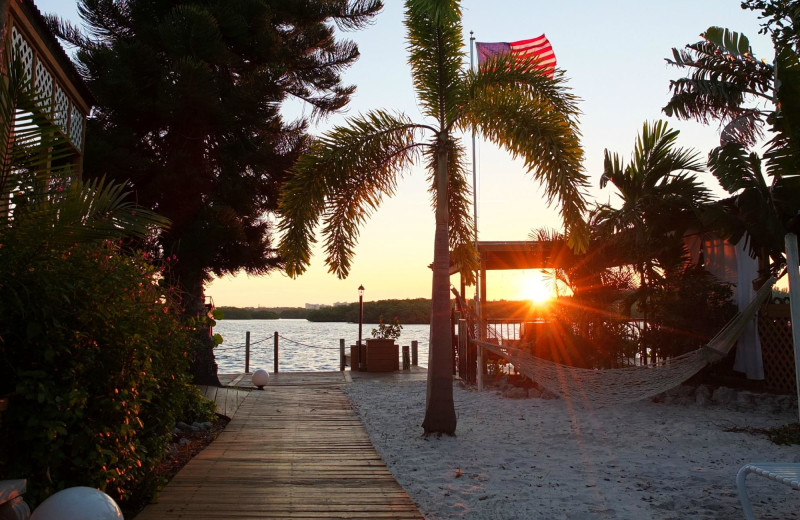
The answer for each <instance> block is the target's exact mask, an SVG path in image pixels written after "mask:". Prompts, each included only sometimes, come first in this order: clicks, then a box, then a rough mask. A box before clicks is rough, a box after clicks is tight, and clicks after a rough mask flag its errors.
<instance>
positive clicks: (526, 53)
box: [475, 34, 556, 78]
mask: <svg viewBox="0 0 800 520" xmlns="http://www.w3.org/2000/svg"><path fill="white" fill-rule="evenodd" d="M475 48H476V49H477V50H478V65H483V64H484V63H485V62H486V61H487V60H488V59H490V58H491V57H492V56H497V55H498V54H505V53H508V52H510V53H511V54H512V55H513V56H514V57H515V58H516V59H517V61H524V60H529V59H535V60H537V62H536V68H539V69H542V71H543V72H544V73H545V74H547V75H548V76H550V78H552V77H553V74H554V73H555V70H556V55H555V53H554V52H553V47H552V46H551V45H550V42H549V41H547V37H545V35H544V34H543V35H541V36H539V37H538V38H532V39H530V40H520V41H518V42H511V43H506V42H493V43H486V42H475Z"/></svg>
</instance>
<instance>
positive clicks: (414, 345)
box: [411, 340, 419, 367]
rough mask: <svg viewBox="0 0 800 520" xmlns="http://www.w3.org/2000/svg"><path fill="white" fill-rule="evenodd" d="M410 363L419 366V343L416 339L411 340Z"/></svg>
mask: <svg viewBox="0 0 800 520" xmlns="http://www.w3.org/2000/svg"><path fill="white" fill-rule="evenodd" d="M411 365H413V366H415V367H416V366H419V343H418V342H417V340H414V341H412V342H411Z"/></svg>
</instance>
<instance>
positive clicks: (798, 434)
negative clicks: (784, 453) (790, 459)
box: [767, 423, 800, 446]
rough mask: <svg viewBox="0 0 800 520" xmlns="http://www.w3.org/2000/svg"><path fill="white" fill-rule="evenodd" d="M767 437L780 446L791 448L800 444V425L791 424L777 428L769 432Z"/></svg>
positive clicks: (770, 429)
mask: <svg viewBox="0 0 800 520" xmlns="http://www.w3.org/2000/svg"><path fill="white" fill-rule="evenodd" d="M767 437H769V440H771V441H772V442H773V443H775V444H778V445H780V446H790V445H792V444H800V423H791V424H787V425H784V426H776V427H775V428H769V429H768V430H767Z"/></svg>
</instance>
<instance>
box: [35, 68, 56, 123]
mask: <svg viewBox="0 0 800 520" xmlns="http://www.w3.org/2000/svg"><path fill="white" fill-rule="evenodd" d="M36 93H37V94H38V95H39V98H40V99H39V106H40V107H41V108H42V109H43V110H44V111H45V112H48V113H49V112H50V111H51V110H52V108H53V107H52V105H53V76H52V75H51V74H50V72H48V70H47V67H45V66H44V64H43V63H42V60H39V61H37V62H36Z"/></svg>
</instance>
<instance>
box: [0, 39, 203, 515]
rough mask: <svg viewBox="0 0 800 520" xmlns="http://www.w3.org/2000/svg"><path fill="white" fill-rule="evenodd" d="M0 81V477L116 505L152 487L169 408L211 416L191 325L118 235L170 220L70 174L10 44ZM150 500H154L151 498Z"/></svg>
mask: <svg viewBox="0 0 800 520" xmlns="http://www.w3.org/2000/svg"><path fill="white" fill-rule="evenodd" d="M6 55H7V56H8V55H10V56H11V57H12V60H11V62H10V63H8V64H7V66H6V67H5V70H6V71H8V75H7V76H6V77H5V78H4V81H2V82H0V136H2V145H1V146H2V153H3V156H2V157H3V162H2V170H0V178H2V200H3V202H2V204H3V205H2V208H0V331H2V333H1V334H0V395H7V394H11V396H12V397H11V399H10V405H9V407H8V410H7V411H6V412H5V413H4V416H3V425H2V429H1V430H0V436H1V437H2V438H0V479H3V478H18V477H24V478H27V481H28V489H29V491H28V493H27V494H26V499H27V500H28V501H29V502H30V503H32V504H34V505H35V504H36V502H38V501H40V500H42V499H43V498H45V497H46V496H48V495H50V494H52V493H53V492H55V491H58V490H60V489H62V488H64V487H68V486H75V485H91V486H93V487H97V488H100V489H104V490H106V491H107V492H108V493H110V494H111V495H113V496H114V497H115V498H117V499H119V500H121V501H122V502H123V503H125V502H128V501H129V500H131V499H133V498H134V497H135V496H136V495H137V494H138V495H139V496H140V497H141V494H142V493H145V494H146V493H148V492H149V493H150V494H152V491H153V490H154V488H155V486H156V485H157V484H158V482H157V475H155V473H154V472H153V468H154V467H155V466H156V465H157V464H158V463H159V462H160V461H161V459H162V457H163V455H164V453H165V450H166V443H167V440H168V439H169V434H170V432H171V430H172V427H173V424H174V420H175V418H176V417H182V418H183V417H185V415H184V414H185V413H187V412H188V411H196V412H198V413H200V414H204V413H205V414H206V415H207V414H208V413H210V411H211V410H210V409H209V408H208V405H207V404H204V399H203V398H202V396H201V395H199V394H198V392H197V390H196V389H195V387H193V386H192V385H191V384H190V383H189V381H188V376H187V374H188V371H187V368H188V367H187V366H186V359H187V355H188V354H189V352H190V351H191V350H192V349H193V345H192V343H191V342H190V338H189V332H190V326H189V325H188V324H186V323H182V322H180V321H179V316H180V314H179V312H178V298H176V297H174V296H173V295H172V294H171V293H170V292H169V291H168V290H165V289H164V288H163V287H161V286H160V284H159V279H160V278H161V276H162V275H161V274H160V273H158V272H157V270H156V269H155V268H154V267H153V266H152V265H151V264H150V263H149V262H148V261H147V259H146V258H145V256H144V255H143V254H140V253H139V254H137V253H133V252H131V251H130V250H127V249H124V248H123V245H121V244H122V243H124V240H123V239H126V238H130V237H137V238H139V239H142V240H146V239H147V238H148V237H149V236H150V235H151V234H153V233H156V232H158V231H159V230H160V229H161V228H162V227H163V226H165V225H166V223H167V221H166V220H165V219H163V218H161V217H159V216H157V215H155V214H154V213H152V212H150V211H148V210H145V209H142V208H139V207H138V206H136V205H135V204H133V203H131V202H129V201H128V199H127V198H126V195H127V193H126V191H125V189H126V188H125V186H124V185H117V184H114V183H113V182H109V183H105V182H103V181H102V180H94V181H90V182H88V183H83V182H81V181H80V180H79V179H76V178H75V177H76V176H77V173H78V172H76V171H75V169H74V167H73V164H74V154H75V150H74V149H73V148H71V145H70V144H69V143H68V142H67V140H66V137H65V136H64V135H63V134H62V133H61V130H60V129H58V127H56V126H55V125H54V124H53V122H52V121H51V120H50V118H49V117H48V111H46V110H42V107H45V106H47V105H46V104H45V99H42V98H41V97H40V96H39V94H37V92H36V89H35V88H34V87H33V85H32V82H31V80H30V78H28V77H27V76H26V75H25V74H24V72H23V69H22V67H21V65H20V62H19V60H18V59H16V57H14V53H10V54H9V53H7V54H6ZM149 496H151V495H149Z"/></svg>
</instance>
